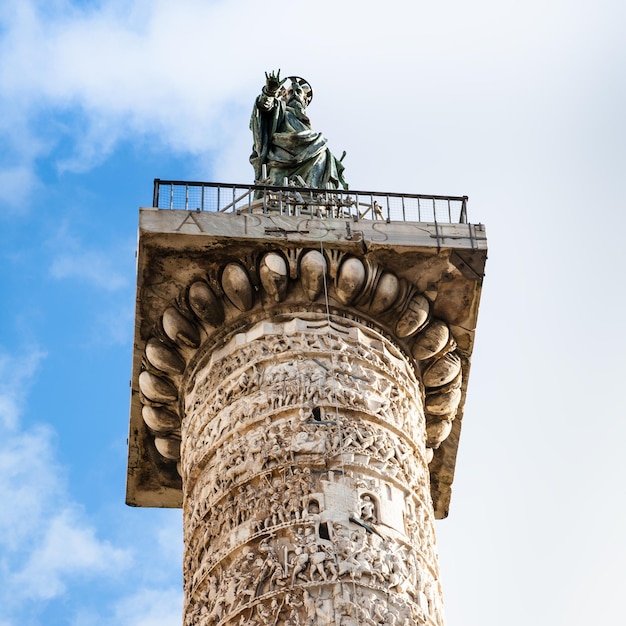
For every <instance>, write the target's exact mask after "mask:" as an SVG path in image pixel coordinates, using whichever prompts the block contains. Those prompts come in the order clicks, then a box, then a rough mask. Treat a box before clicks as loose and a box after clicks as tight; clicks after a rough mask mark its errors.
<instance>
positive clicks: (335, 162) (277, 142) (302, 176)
mask: <svg viewBox="0 0 626 626" xmlns="http://www.w3.org/2000/svg"><path fill="white" fill-rule="evenodd" d="M279 75H280V72H279V73H278V75H277V76H274V74H273V73H272V74H270V75H268V76H267V83H266V85H265V87H264V88H263V92H262V93H261V95H260V96H259V97H258V98H257V99H256V102H255V104H254V109H253V111H252V119H251V120H250V129H251V130H252V134H253V138H254V143H253V147H252V155H251V156H250V162H251V163H252V166H253V167H254V177H255V182H258V183H266V184H270V185H284V184H285V179H287V181H288V184H290V185H295V186H297V187H313V188H318V189H326V188H329V187H330V188H333V189H338V188H339V187H340V186H341V187H344V188H347V185H346V182H345V180H344V178H343V170H344V166H343V164H342V163H341V161H340V160H339V159H337V158H336V157H335V156H334V155H333V154H332V153H331V151H330V149H329V148H328V146H327V145H326V144H327V142H326V138H325V137H324V136H323V135H322V133H319V132H315V131H314V130H313V129H312V128H311V122H310V120H309V118H308V116H307V114H306V107H307V106H308V104H309V102H310V101H311V98H312V93H313V92H312V89H311V88H310V85H309V84H308V83H307V82H306V81H305V80H304V79H302V78H298V77H296V76H291V77H289V78H288V79H285V80H283V81H282V82H281V81H280V78H279ZM286 81H289V83H290V84H289V86H288V88H285V87H284V86H283V84H284V83H285V82H286ZM264 166H265V167H264Z"/></svg>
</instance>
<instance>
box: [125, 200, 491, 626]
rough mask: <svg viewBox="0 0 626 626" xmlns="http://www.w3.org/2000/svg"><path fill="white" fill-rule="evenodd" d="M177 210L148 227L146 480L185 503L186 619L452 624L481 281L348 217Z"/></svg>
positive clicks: (134, 447)
mask: <svg viewBox="0 0 626 626" xmlns="http://www.w3.org/2000/svg"><path fill="white" fill-rule="evenodd" d="M166 213H167V215H162V216H159V217H158V222H159V223H158V224H157V225H156V226H155V225H154V219H155V216H154V215H148V216H147V218H146V224H147V226H146V230H150V229H151V230H152V233H153V234H152V235H150V236H148V235H147V234H144V236H143V237H144V246H143V252H142V246H141V238H140V283H139V291H138V295H139V300H140V304H138V306H139V307H140V309H141V311H143V314H141V315H139V314H138V320H137V332H136V344H137V347H136V350H137V352H136V355H137V356H136V360H135V374H134V380H135V381H136V386H135V388H134V393H133V409H132V415H134V416H138V417H135V418H133V417H132V416H131V454H130V458H129V489H128V491H129V502H130V503H132V504H139V505H154V504H156V505H161V506H163V505H165V506H176V505H179V504H180V503H182V506H183V521H184V539H185V555H184V566H183V571H184V588H185V608H184V624H185V625H186V626H192V625H193V626H208V625H213V624H219V625H222V624H223V625H233V626H234V625H243V624H247V625H252V626H254V625H255V624H256V625H273V626H279V625H291V626H294V625H297V624H300V625H311V626H312V625H317V624H328V625H333V626H334V625H336V626H357V625H362V624H372V625H374V624H375V625H381V626H384V625H390V626H391V625H394V626H395V625H400V624H402V625H408V624H429V625H433V626H435V625H437V626H442V625H443V611H442V592H441V586H440V582H439V572H438V565H437V557H436V546H435V535H434V519H435V517H443V516H445V514H447V504H448V500H449V495H450V484H451V482H452V475H453V469H454V457H455V454H456V445H457V444H458V434H459V425H460V418H461V412H460V407H461V406H462V402H463V398H464V394H465V389H466V381H467V373H468V364H469V354H470V352H471V346H472V342H473V333H472V332H471V330H468V329H471V328H473V323H475V316H476V310H477V304H478V288H479V285H478V284H477V282H476V281H475V279H474V282H472V279H470V278H468V276H467V275H466V274H464V273H463V271H462V270H461V269H459V267H457V266H456V265H455V264H454V263H453V262H451V260H450V255H449V251H448V252H447V253H445V252H444V253H442V249H441V246H440V245H439V246H438V247H437V248H436V249H433V246H432V244H430V245H425V246H422V248H418V246H416V245H412V246H411V250H412V251H413V253H414V255H413V257H410V262H408V260H409V257H408V256H407V255H406V254H403V252H406V250H405V249H404V248H403V244H402V243H401V242H398V243H397V244H396V245H395V247H389V246H386V247H385V249H384V250H376V249H375V246H373V245H370V246H369V249H368V245H366V244H368V243H371V241H369V240H368V238H367V233H361V234H360V236H359V234H357V233H355V231H354V229H353V231H352V232H349V234H350V241H349V242H346V241H338V240H339V239H340V237H339V236H338V235H337V234H336V232H337V231H340V232H343V233H345V232H346V229H345V228H344V227H343V224H342V223H341V222H339V220H337V221H338V222H339V224H340V225H339V227H336V228H334V229H333V224H328V223H327V224H323V222H322V220H317V224H318V228H319V224H323V226H324V228H325V229H326V231H327V236H325V237H324V239H326V241H324V240H322V241H321V242H320V241H311V234H310V231H307V232H306V233H305V234H304V235H302V236H300V237H299V238H297V239H298V240H297V241H294V242H286V241H283V242H268V241H267V239H268V238H267V234H266V233H267V226H268V224H270V225H272V226H274V225H275V222H274V221H271V220H270V221H269V222H268V224H266V223H264V218H263V217H256V220H257V221H258V223H257V222H255V223H254V226H255V227H257V228H258V232H259V237H255V233H254V229H253V228H251V224H250V223H246V222H245V220H244V216H227V215H202V214H201V215H200V216H198V217H195V218H194V220H195V221H196V223H197V224H199V229H200V231H201V233H203V234H202V235H200V233H194V235H200V236H196V237H194V238H188V239H187V240H186V241H182V240H181V239H180V238H181V237H183V235H181V234H180V233H179V235H178V239H177V240H176V241H178V242H180V245H173V243H172V239H171V237H170V234H171V232H172V231H177V230H178V231H179V228H176V227H175V222H173V223H172V224H170V221H171V220H172V219H174V218H175V217H176V216H172V213H176V212H166ZM179 219H180V220H182V219H183V217H182V216H181V217H180V218H179ZM187 219H188V218H187V217H185V218H184V220H187ZM284 219H286V220H287V219H288V218H284ZM168 220H169V221H168ZM327 222H331V221H330V220H328V221H327ZM184 223H186V222H183V224H184ZM204 224H206V226H205V228H206V230H205V229H203V226H202V225H204ZM449 226H451V227H452V225H449ZM238 228H240V229H241V232H239V231H238V230H237V229H238ZM464 228H468V226H467V225H465V226H464ZM469 228H474V227H472V226H471V225H470V226H469ZM440 231H441V226H439V233H438V237H440ZM157 232H158V233H161V234H160V235H156V234H155V233H157ZM374 234H375V235H376V233H374ZM470 234H471V238H472V242H473V243H472V245H475V241H476V239H477V237H476V233H475V232H473V233H470ZM261 235H263V236H261ZM355 237H356V239H357V241H354V238H355ZM459 239H462V237H461V236H459V235H458V233H457V235H456V236H455V246H456V248H457V249H461V250H462V244H461V243H460V242H459V241H458V240H459ZM183 244H184V245H183ZM314 246H316V247H314ZM183 248H184V252H183V253H182V254H181V249H183ZM415 251H418V253H417V254H415ZM181 256H182V257H184V259H183V260H181ZM463 259H464V260H463V262H462V265H463V264H467V263H469V262H470V261H471V259H470V258H469V257H467V256H465V257H463ZM183 261H184V262H183ZM483 262H484V259H483ZM474 265H475V263H474ZM142 268H143V273H142ZM138 338H139V340H138ZM133 419H134V421H133ZM133 424H134V425H135V428H134V429H133ZM451 433H452V435H450V434H451ZM448 441H450V442H451V443H450V444H447V442H448Z"/></svg>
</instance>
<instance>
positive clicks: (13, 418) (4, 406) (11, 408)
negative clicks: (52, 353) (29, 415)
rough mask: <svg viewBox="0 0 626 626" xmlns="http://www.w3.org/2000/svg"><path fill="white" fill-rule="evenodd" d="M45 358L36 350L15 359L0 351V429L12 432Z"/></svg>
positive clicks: (28, 351)
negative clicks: (34, 377) (33, 379)
mask: <svg viewBox="0 0 626 626" xmlns="http://www.w3.org/2000/svg"><path fill="white" fill-rule="evenodd" d="M45 356H46V355H45V354H44V353H43V352H42V351H40V350H39V349H36V348H34V349H30V350H26V351H25V352H24V354H23V355H22V356H21V357H20V358H17V359H16V358H12V357H11V356H10V355H8V354H6V353H4V352H2V351H0V428H6V429H9V430H12V429H14V428H15V427H16V426H17V425H18V423H19V417H20V414H21V411H22V406H23V403H24V402H25V397H26V394H27V392H28V389H29V387H30V384H31V381H32V378H33V376H34V375H35V372H36V371H37V368H38V367H39V364H40V363H41V361H42V360H43V359H44V358H45Z"/></svg>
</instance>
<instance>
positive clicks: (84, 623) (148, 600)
mask: <svg viewBox="0 0 626 626" xmlns="http://www.w3.org/2000/svg"><path fill="white" fill-rule="evenodd" d="M182 601H183V594H182V590H180V589H172V588H169V587H166V588H153V587H143V588H140V589H139V590H137V591H136V592H135V593H132V594H130V595H128V596H125V597H123V598H121V599H120V600H118V601H117V602H115V604H114V606H113V607H112V610H111V611H110V612H109V613H108V615H94V614H93V613H88V612H86V611H81V612H80V613H79V615H78V616H77V617H76V618H75V619H74V620H73V622H72V626H180V624H181V622H182V604H183V602H182Z"/></svg>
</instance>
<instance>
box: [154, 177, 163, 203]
mask: <svg viewBox="0 0 626 626" xmlns="http://www.w3.org/2000/svg"><path fill="white" fill-rule="evenodd" d="M160 188H161V179H160V178H155V179H154V189H153V190H152V206H153V207H154V208H158V206H159V191H160Z"/></svg>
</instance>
